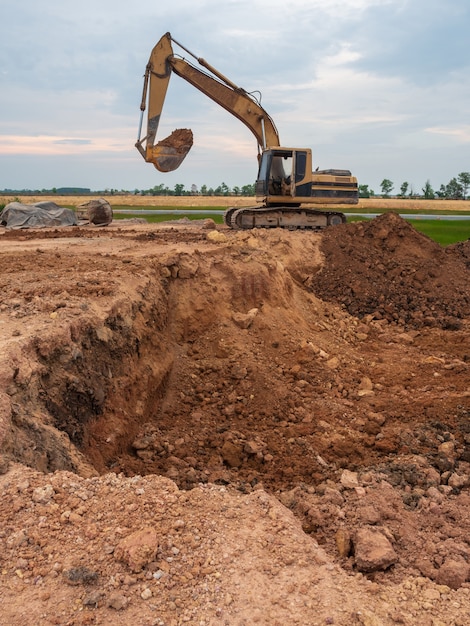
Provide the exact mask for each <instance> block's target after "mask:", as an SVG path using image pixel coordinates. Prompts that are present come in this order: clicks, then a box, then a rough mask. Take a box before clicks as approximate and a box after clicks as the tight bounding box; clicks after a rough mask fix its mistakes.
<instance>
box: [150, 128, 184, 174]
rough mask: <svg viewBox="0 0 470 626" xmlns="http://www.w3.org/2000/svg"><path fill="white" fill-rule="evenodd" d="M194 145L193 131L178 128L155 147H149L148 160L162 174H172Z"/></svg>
mask: <svg viewBox="0 0 470 626" xmlns="http://www.w3.org/2000/svg"><path fill="white" fill-rule="evenodd" d="M192 145H193V133H192V131H191V130H190V129H189V128H177V129H176V130H174V131H173V132H172V133H171V135H169V136H168V137H166V138H165V139H162V140H161V141H159V142H158V143H157V144H155V145H154V146H148V148H147V149H148V152H149V153H148V154H147V159H146V160H148V161H150V163H153V165H154V166H155V167H156V168H157V170H158V171H160V172H172V171H173V170H176V169H177V168H178V167H179V166H180V165H181V163H182V162H183V160H184V157H185V156H186V155H187V154H188V152H189V151H190V150H191V146H192Z"/></svg>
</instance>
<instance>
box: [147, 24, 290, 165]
mask: <svg viewBox="0 0 470 626" xmlns="http://www.w3.org/2000/svg"><path fill="white" fill-rule="evenodd" d="M172 42H173V43H175V44H177V45H178V46H179V47H180V48H182V49H183V50H184V51H185V52H187V53H188V54H190V55H191V56H192V57H194V58H195V59H196V60H197V62H198V63H199V65H200V66H202V67H204V68H205V70H206V71H203V70H200V69H199V68H197V67H195V66H194V65H192V64H191V63H189V62H188V61H187V60H186V59H184V58H182V57H179V56H175V54H174V52H173V46H172ZM172 72H174V73H175V74H177V75H178V76H180V77H181V78H183V79H184V80H186V81H187V82H188V83H190V84H191V85H193V86H194V87H196V89H198V90H199V91H201V92H202V93H204V94H205V95H206V96H208V97H209V98H211V99H212V100H213V101H214V102H216V103H217V104H218V105H220V106H221V107H223V108H224V109H226V110H227V111H228V112H229V113H231V114H232V115H234V116H235V117H237V118H238V119H239V120H240V121H241V122H243V124H245V125H246V126H247V127H248V128H249V129H250V130H251V132H252V133H253V134H254V136H255V137H256V141H257V143H258V151H259V152H261V151H262V150H265V149H266V148H267V147H276V146H279V145H280V144H279V135H278V132H277V129H276V126H275V124H274V122H273V120H272V119H271V117H270V115H269V114H268V113H267V112H266V111H265V110H264V109H263V107H262V106H261V105H260V103H259V102H258V101H257V99H256V98H255V97H254V96H253V95H252V94H250V93H248V92H247V91H245V90H244V89H242V88H241V87H238V86H237V85H235V83H233V82H232V81H230V80H229V79H228V78H226V77H225V76H224V75H223V74H221V73H220V72H218V71H217V70H216V69H215V68H214V67H212V66H211V65H209V63H207V62H206V61H205V60H204V59H202V58H198V57H196V56H195V55H193V54H192V53H191V52H189V50H187V48H185V47H184V46H182V45H181V44H179V43H178V42H177V41H176V40H175V39H173V38H172V37H171V35H170V33H166V34H165V35H163V37H162V38H161V39H160V41H159V42H158V43H157V44H156V45H155V47H154V48H153V50H152V52H151V54H150V59H149V62H148V64H147V67H146V71H145V77H144V88H143V93H142V102H141V106H140V108H141V111H142V118H141V124H140V128H139V137H138V139H137V143H136V147H137V149H138V150H139V152H140V153H141V154H142V156H143V157H144V159H145V160H146V161H147V162H149V163H153V164H154V166H155V167H156V168H157V169H158V170H159V171H162V172H170V171H173V170H175V169H176V168H177V167H179V165H180V164H181V162H182V161H183V159H184V158H185V156H186V155H187V153H188V152H189V150H190V149H191V146H192V139H193V138H192V132H191V131H190V130H189V129H177V130H175V131H173V133H172V134H171V135H170V136H169V137H167V138H166V139H163V140H161V141H159V142H158V143H155V140H156V135H157V130H158V125H159V123H160V117H161V112H162V109H163V104H164V102H165V96H166V92H167V89H168V83H169V81H170V77H171V73H172ZM146 107H148V114H147V134H146V135H145V137H143V138H141V132H142V119H143V113H144V111H145V109H146Z"/></svg>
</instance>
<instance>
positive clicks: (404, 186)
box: [400, 182, 409, 198]
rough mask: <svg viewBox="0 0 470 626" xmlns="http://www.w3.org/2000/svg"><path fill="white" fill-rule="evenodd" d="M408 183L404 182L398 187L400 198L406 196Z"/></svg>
mask: <svg viewBox="0 0 470 626" xmlns="http://www.w3.org/2000/svg"><path fill="white" fill-rule="evenodd" d="M408 187H409V183H407V182H405V183H402V184H401V187H400V196H401V197H402V198H404V197H405V196H406V192H407V191H408Z"/></svg>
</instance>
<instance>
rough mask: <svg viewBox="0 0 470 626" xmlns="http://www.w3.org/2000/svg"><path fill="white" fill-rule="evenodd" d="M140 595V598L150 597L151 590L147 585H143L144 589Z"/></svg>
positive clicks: (146, 598) (147, 598) (148, 598)
mask: <svg viewBox="0 0 470 626" xmlns="http://www.w3.org/2000/svg"><path fill="white" fill-rule="evenodd" d="M140 597H141V598H142V600H150V598H151V597H152V590H151V589H149V588H148V587H145V589H144V590H143V591H142V593H141V594H140Z"/></svg>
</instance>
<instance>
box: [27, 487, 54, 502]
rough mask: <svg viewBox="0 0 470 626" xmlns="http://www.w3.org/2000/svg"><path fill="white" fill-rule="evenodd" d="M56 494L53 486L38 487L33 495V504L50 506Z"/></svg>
mask: <svg viewBox="0 0 470 626" xmlns="http://www.w3.org/2000/svg"><path fill="white" fill-rule="evenodd" d="M54 493H55V492H54V488H53V487H52V485H45V486H44V487H36V489H35V490H34V491H33V495H32V499H33V502H37V503H38V504H49V502H50V501H51V500H52V498H53V497H54Z"/></svg>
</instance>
